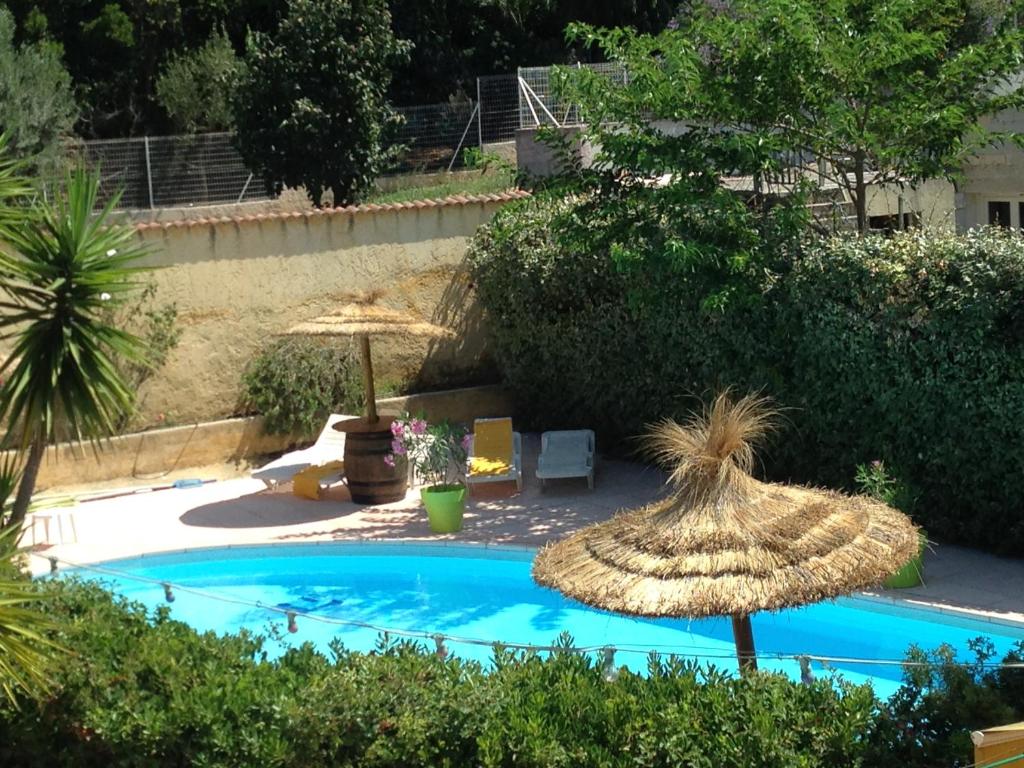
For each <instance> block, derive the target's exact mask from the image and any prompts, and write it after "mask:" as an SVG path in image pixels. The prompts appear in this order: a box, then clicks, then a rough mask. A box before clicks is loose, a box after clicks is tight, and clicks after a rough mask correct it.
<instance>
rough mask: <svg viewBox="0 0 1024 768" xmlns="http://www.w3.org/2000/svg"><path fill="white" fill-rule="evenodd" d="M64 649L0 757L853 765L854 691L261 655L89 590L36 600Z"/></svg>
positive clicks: (425, 660) (407, 652) (664, 674)
mask: <svg viewBox="0 0 1024 768" xmlns="http://www.w3.org/2000/svg"><path fill="white" fill-rule="evenodd" d="M43 589H44V591H45V592H46V593H47V594H48V596H49V597H48V600H49V602H50V604H51V605H52V608H51V610H52V611H53V613H54V615H55V616H57V617H59V619H60V622H59V626H60V631H59V633H58V634H57V635H56V638H57V639H59V641H60V642H61V643H62V644H63V645H65V646H66V647H69V648H74V649H75V653H74V654H69V655H68V656H67V657H66V658H65V659H64V660H63V663H62V664H61V666H60V668H59V669H58V670H56V674H57V679H56V683H57V687H56V688H55V692H54V694H53V695H51V696H50V697H49V698H47V699H46V700H45V701H43V702H41V703H40V704H39V706H38V707H33V708H31V709H30V708H28V707H25V708H23V710H22V711H20V712H18V711H12V710H10V709H5V708H0V762H2V763H3V764H4V765H18V766H24V768H36V767H37V766H38V767H39V768H42V766H54V765H56V766H75V768H90V767H92V766H102V767H103V768H119V767H121V766H141V765H145V766H148V767H150V768H159V767H160V766H181V765H202V766H211V767H212V766H225V768H227V767H228V766H231V767H234V766H242V765H244V766H249V765H253V766H255V765H259V766H277V767H278V768H292V767H293V766H294V768H300V767H301V768H317V767H318V766H324V768H326V767H327V766H343V765H347V766H364V767H365V768H370V767H371V766H379V767H381V768H383V767H385V766H388V767H397V766H403V767H404V766H421V767H422V768H433V767H434V766H451V767H452V768H461V767H463V766H465V767H466V768H469V767H470V766H482V767H486V768H491V767H493V768H498V767H499V766H510V765H518V766H533V767H536V768H556V767H559V766H578V765H588V766H606V767H607V768H617V767H618V766H622V768H625V767H626V766H631V767H632V768H637V767H640V768H642V767H643V766H651V767H652V768H653V767H654V766H664V765H673V766H693V767H694V768H696V767H697V766H708V765H742V766H773V767H775V766H777V767H778V768H783V767H785V768H789V766H794V765H802V766H807V767H808V768H811V767H813V766H835V765H843V766H856V765H858V764H859V762H860V755H861V754H862V753H863V751H864V750H865V747H866V745H865V744H864V740H863V734H864V733H865V732H866V731H867V729H868V727H869V726H870V724H871V721H872V717H873V710H874V707H875V706H876V703H875V700H874V698H873V697H872V695H871V692H870V689H868V688H866V687H861V688H851V687H841V686H839V685H837V684H834V683H832V682H830V681H818V682H815V683H814V684H813V685H810V686H801V685H797V684H794V683H791V682H789V681H788V680H786V679H785V678H783V677H781V676H777V675H771V674H762V675H757V676H755V677H753V678H750V679H727V678H725V677H723V676H722V675H719V674H716V673H713V672H712V673H703V672H700V671H697V670H695V669H693V668H691V667H690V666H688V665H686V664H684V663H682V662H675V661H673V662H665V663H662V664H655V665H654V666H653V667H652V672H651V675H650V678H649V679H645V678H642V677H640V676H638V675H635V674H633V673H630V672H628V671H626V670H620V671H618V672H617V673H616V674H615V675H614V676H612V679H608V676H607V675H606V671H605V670H604V668H603V667H602V665H601V663H600V662H598V661H596V660H594V659H588V658H585V657H581V656H578V655H576V654H573V653H568V652H556V653H555V654H553V655H552V656H551V658H548V659H541V658H539V657H538V656H536V655H526V656H522V655H519V654H510V653H507V652H498V653H497V660H496V668H495V670H494V671H493V672H492V673H487V672H485V671H484V670H483V669H481V667H480V666H479V665H477V664H475V663H472V662H462V661H459V660H457V659H454V658H451V657H447V658H439V657H438V656H437V655H436V654H434V653H425V652H423V651H422V650H419V649H417V648H416V647H414V646H412V645H410V644H408V643H393V642H387V641H386V640H383V641H382V642H381V644H380V647H379V648H378V650H377V651H376V652H375V653H371V654H364V653H354V652H349V651H346V650H345V649H343V648H342V647H340V646H336V647H335V658H334V659H331V660H329V659H327V658H325V657H324V656H322V655H320V654H318V653H315V652H314V651H313V650H311V648H310V647H309V646H302V647H300V648H297V649H294V650H290V651H288V652H286V653H285V654H284V655H283V656H282V657H281V658H280V659H277V660H274V661H268V660H266V657H265V655H264V651H263V645H262V642H261V641H260V640H259V639H257V638H253V637H251V636H246V635H242V636H230V635H229V636H218V635H216V634H214V633H205V634H199V633H197V632H195V631H193V630H191V629H189V628H188V627H187V626H186V625H184V624H181V623H179V622H176V621H172V620H170V619H169V618H168V617H167V614H166V612H163V611H161V612H158V613H157V615H156V616H155V618H154V620H153V622H152V623H149V622H147V619H146V614H145V612H144V611H143V610H142V609H141V608H140V607H138V606H136V605H127V604H124V603H123V602H121V601H118V600H114V599H112V598H111V597H110V596H109V595H107V594H105V593H104V592H103V591H102V590H100V589H99V588H97V587H96V586H91V585H84V584H76V583H66V582H57V583H50V584H47V585H46V586H45V587H43Z"/></svg>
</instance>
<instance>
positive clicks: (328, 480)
mask: <svg viewBox="0 0 1024 768" xmlns="http://www.w3.org/2000/svg"><path fill="white" fill-rule="evenodd" d="M344 475H345V462H344V461H329V462H327V463H326V464H314V465H313V466H310V467H306V468H305V469H303V470H302V471H301V472H296V473H295V476H294V477H293V478H292V493H293V494H294V495H296V496H301V497H302V498H305V499H313V501H316V500H318V499H319V498H320V494H321V492H323V491H325V490H327V489H328V488H330V487H331V485H333V484H334V483H337V482H340V481H341V479H342V477H344Z"/></svg>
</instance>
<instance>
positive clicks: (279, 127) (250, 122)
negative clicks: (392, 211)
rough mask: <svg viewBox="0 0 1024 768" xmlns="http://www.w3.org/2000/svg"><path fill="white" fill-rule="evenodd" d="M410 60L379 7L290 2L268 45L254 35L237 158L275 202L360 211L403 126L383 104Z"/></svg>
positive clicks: (373, 3) (367, 0) (365, 2)
mask: <svg viewBox="0 0 1024 768" xmlns="http://www.w3.org/2000/svg"><path fill="white" fill-rule="evenodd" d="M407 51H408V45H407V44H406V43H405V41H401V40H398V39H396V38H395V36H394V33H393V32H392V31H391V15H390V13H389V12H388V7H387V3H386V2H385V0H289V4H288V16H287V17H286V18H285V20H284V21H283V22H282V23H281V25H280V27H279V28H278V30H277V32H276V33H274V34H273V35H265V34H260V33H258V32H257V33H253V34H251V35H250V37H249V40H248V44H247V47H246V57H245V61H246V67H247V70H248V73H247V76H246V77H245V78H244V79H243V80H242V81H241V84H240V86H239V89H238V94H237V105H236V112H235V123H236V130H237V144H238V149H239V151H240V152H241V153H242V156H243V158H245V160H246V163H247V165H248V166H249V167H250V168H251V169H252V170H253V171H254V172H256V173H257V175H260V176H262V177H263V178H264V179H265V180H266V181H267V184H268V185H269V187H270V191H272V192H273V193H275V194H276V193H280V191H281V190H282V189H283V188H284V187H285V186H289V187H300V186H301V187H305V189H306V193H307V194H308V195H309V197H310V199H311V200H312V201H313V202H314V203H315V204H316V205H317V206H319V205H321V204H322V202H323V195H324V192H325V191H326V190H330V191H331V193H332V197H333V202H334V205H347V204H349V203H352V202H354V201H356V200H357V199H358V198H359V197H360V196H361V195H362V194H364V193H365V192H366V191H368V190H369V189H371V188H372V186H373V183H374V181H375V180H376V178H377V177H378V176H379V175H380V174H381V173H382V172H383V171H384V169H385V168H386V167H387V164H388V161H389V159H390V152H389V150H387V149H386V146H387V139H388V136H389V132H390V131H391V130H392V129H394V128H395V127H397V125H398V121H399V116H398V114H397V113H396V112H395V111H394V110H393V109H392V108H391V107H390V105H389V104H388V102H387V98H386V96H387V88H388V84H389V83H390V82H391V72H392V68H393V67H394V66H395V65H397V64H399V63H401V62H402V61H403V60H404V59H405V57H406V55H407Z"/></svg>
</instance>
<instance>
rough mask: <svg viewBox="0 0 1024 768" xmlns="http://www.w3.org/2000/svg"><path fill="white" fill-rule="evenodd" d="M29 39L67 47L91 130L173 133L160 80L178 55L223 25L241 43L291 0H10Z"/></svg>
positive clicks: (84, 129)
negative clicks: (162, 100) (158, 89)
mask: <svg viewBox="0 0 1024 768" xmlns="http://www.w3.org/2000/svg"><path fill="white" fill-rule="evenodd" d="M7 5H8V7H10V9H11V10H12V12H13V13H14V16H15V18H16V19H17V21H18V25H19V29H20V32H21V36H22V38H23V39H25V40H28V41H33V42H36V41H38V42H46V43H48V44H52V45H55V46H57V47H59V48H60V49H61V50H62V51H63V53H64V60H65V62H66V64H67V68H68V71H69V72H70V73H71V77H72V79H73V81H74V84H75V91H76V93H77V94H78V95H79V97H80V100H81V103H82V119H81V120H80V121H79V124H78V131H79V133H81V134H82V135H83V136H87V137H99V138H108V137H120V136H127V135H137V134H141V133H150V134H153V133H167V132H168V131H169V130H171V128H172V126H171V124H170V123H169V122H168V118H167V114H166V112H165V110H164V108H163V106H162V105H161V103H160V101H159V100H158V99H157V95H156V81H157V79H158V77H159V76H160V74H161V72H162V71H163V70H164V68H165V65H166V64H167V63H168V62H169V60H170V59H171V58H172V57H174V56H175V55H185V53H186V52H188V51H195V50H196V49H198V48H200V47H201V46H202V45H203V43H204V42H205V41H207V40H209V39H210V38H211V36H213V35H214V34H216V33H217V32H218V30H222V29H223V30H226V33H227V35H228V37H229V38H230V39H231V40H232V42H233V43H234V45H235V49H236V51H238V50H241V46H242V43H243V42H244V39H245V35H246V30H248V29H253V30H261V31H266V30H270V29H273V28H275V27H276V26H277V23H278V20H279V19H280V16H281V12H282V9H283V7H284V0H202V2H197V1H196V0H146V2H138V0H75V1H74V2H68V0H7Z"/></svg>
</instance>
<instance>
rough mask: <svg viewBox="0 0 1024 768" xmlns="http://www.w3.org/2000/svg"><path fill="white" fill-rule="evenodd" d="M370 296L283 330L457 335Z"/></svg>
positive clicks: (311, 333) (297, 333)
mask: <svg viewBox="0 0 1024 768" xmlns="http://www.w3.org/2000/svg"><path fill="white" fill-rule="evenodd" d="M375 300H376V297H371V298H367V299H363V300H360V301H357V302H355V303H352V304H346V305H344V306H343V307H341V308H340V309H338V310H336V311H335V312H332V313H331V314H329V315H322V316H321V317H315V318H313V319H312V320H307V321H305V322H302V323H299V324H297V325H293V326H292V327H291V328H289V329H288V330H287V331H285V332H284V334H285V335H286V336H357V335H366V336H378V335H400V336H422V337H426V338H434V339H438V338H445V337H451V336H454V335H455V333H454V331H452V330H451V329H449V328H444V327H442V326H439V325H434V324H433V323H427V322H424V321H423V320H421V319H419V318H417V317H415V316H413V315H411V314H409V313H407V312H400V311H398V310H395V309H390V308H388V307H380V306H377V305H376V304H374V303H373V301H375Z"/></svg>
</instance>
